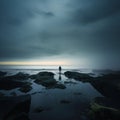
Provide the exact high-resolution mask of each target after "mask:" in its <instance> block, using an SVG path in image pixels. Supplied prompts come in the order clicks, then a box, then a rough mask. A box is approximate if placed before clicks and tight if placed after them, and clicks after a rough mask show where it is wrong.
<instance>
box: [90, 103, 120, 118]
mask: <svg viewBox="0 0 120 120" xmlns="http://www.w3.org/2000/svg"><path fill="white" fill-rule="evenodd" d="M88 115H89V116H90V118H91V120H120V111H119V110H117V109H115V108H110V107H105V106H102V105H99V104H97V103H92V104H91V107H90V111H89V113H88Z"/></svg>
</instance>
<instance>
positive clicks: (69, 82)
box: [64, 81, 77, 84]
mask: <svg viewBox="0 0 120 120" xmlns="http://www.w3.org/2000/svg"><path fill="white" fill-rule="evenodd" d="M64 83H65V84H77V83H76V82H73V81H65V82H64Z"/></svg>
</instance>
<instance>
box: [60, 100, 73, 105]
mask: <svg viewBox="0 0 120 120" xmlns="http://www.w3.org/2000/svg"><path fill="white" fill-rule="evenodd" d="M60 103H61V104H70V103H71V101H69V100H61V101H60Z"/></svg>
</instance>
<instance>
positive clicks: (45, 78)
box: [34, 72, 57, 88]
mask: <svg viewBox="0 0 120 120" xmlns="http://www.w3.org/2000/svg"><path fill="white" fill-rule="evenodd" d="M34 77H35V76H34ZM34 82H35V83H37V84H41V85H43V86H45V87H47V88H51V87H53V86H54V85H56V84H57V81H56V80H55V79H54V74H53V73H51V72H40V73H38V74H37V75H36V80H35V81H34Z"/></svg>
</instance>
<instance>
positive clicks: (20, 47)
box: [0, 0, 120, 68]
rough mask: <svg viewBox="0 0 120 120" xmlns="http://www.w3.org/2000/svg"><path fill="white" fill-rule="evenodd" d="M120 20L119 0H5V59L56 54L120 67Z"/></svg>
mask: <svg viewBox="0 0 120 120" xmlns="http://www.w3.org/2000/svg"><path fill="white" fill-rule="evenodd" d="M119 21H120V2H119V0H114V1H113V0H100V1H98V0H91V1H90V0H66V1H60V0H34V1H33V0H0V61H14V60H23V61H24V60H29V59H33V60H34V59H38V60H40V59H42V58H44V57H47V59H49V58H51V57H52V56H56V59H57V57H58V58H60V57H61V58H64V59H66V58H69V59H73V60H75V61H76V64H79V63H80V61H81V59H84V61H85V60H87V61H88V62H89V63H90V66H91V67H93V66H95V67H101V66H102V67H104V68H107V67H108V68H110V67H111V68H113V67H114V68H117V67H119V68H120V64H119V60H120V55H119V51H120V47H119V46H120V40H119V39H120V23H119ZM86 65H87V64H86ZM86 67H87V66H86Z"/></svg>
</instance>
